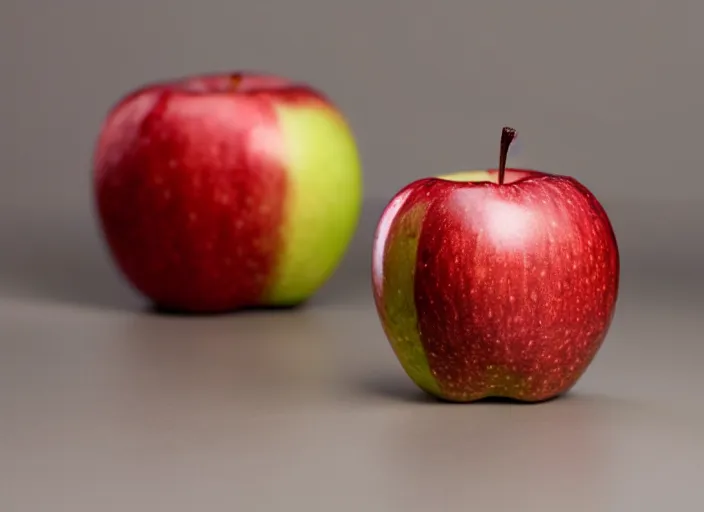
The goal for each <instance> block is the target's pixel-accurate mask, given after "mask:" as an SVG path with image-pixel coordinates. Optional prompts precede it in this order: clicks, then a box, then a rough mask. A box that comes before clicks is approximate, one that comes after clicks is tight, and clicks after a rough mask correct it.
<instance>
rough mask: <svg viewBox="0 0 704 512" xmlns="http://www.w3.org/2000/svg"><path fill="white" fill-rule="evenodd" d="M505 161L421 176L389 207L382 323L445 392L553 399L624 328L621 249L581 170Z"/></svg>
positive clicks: (406, 358) (382, 243)
mask: <svg viewBox="0 0 704 512" xmlns="http://www.w3.org/2000/svg"><path fill="white" fill-rule="evenodd" d="M514 137H515V131H514V130H513V129H511V128H504V130H503V132H502V142H501V152H500V163H499V167H498V169H490V170H485V171H469V172H459V173H455V174H451V175H447V176H440V177H432V178H425V179H420V180H417V181H415V182H413V183H411V184H409V185H408V186H406V187H404V188H403V189H402V190H400V191H399V192H398V194H397V195H396V196H394V197H393V198H392V200H391V201H390V203H389V204H388V206H387V207H386V209H385V210H384V212H383V214H382V216H381V218H380V220H379V224H378V227H377V230H376V235H375V240H374V246H373V255H372V260H373V261H372V285H373V293H374V299H375V302H376V307H377V311H378V314H379V318H380V320H381V323H382V326H383V328H384V331H385V333H386V336H387V337H388V339H389V341H390V344H391V347H392V348H393V351H394V353H395V354H396V356H397V358H398V359H399V361H400V363H401V366H402V367H403V368H404V370H405V371H406V373H407V374H408V376H409V377H410V379H411V380H412V381H413V382H414V383H415V384H416V385H417V386H418V387H420V388H421V389H422V390H424V391H426V392H427V393H429V394H432V395H434V396H436V397H438V398H440V399H445V400H448V401H454V402H472V401H476V400H480V399H483V398H490V397H491V398H509V399H514V400H517V401H523V402H540V401H544V400H547V399H550V398H554V397H556V396H559V395H561V394H563V393H565V392H567V391H568V390H569V389H570V388H572V387H573V386H574V384H575V383H576V382H577V381H578V379H579V378H580V377H581V376H582V375H583V373H584V372H585V371H586V370H587V367H588V366H589V365H590V364H591V362H592V360H593V359H594V357H595V355H596V354H597V351H598V350H599V348H600V347H601V345H602V343H603V341H604V338H605V337H606V335H607V332H608V330H609V328H610V325H611V322H612V319H613V316H614V311H615V306H616V301H617V296H618V288H619V268H620V267H619V265H620V263H619V251H618V245H617V241H616V238H615V235H614V231H613V229H612V225H611V222H610V220H609V218H608V215H607V213H606V211H605V210H604V208H603V207H602V205H601V204H600V203H599V201H598V200H597V198H596V197H595V196H594V195H593V194H592V193H591V192H590V191H589V190H588V189H587V188H586V187H585V186H583V185H582V184H580V183H579V182H578V181H577V180H576V179H575V178H573V177H569V176H563V175H558V174H550V173H546V172H540V171H535V170H527V169H511V168H509V169H507V168H506V155H507V152H508V148H509V145H510V144H511V141H512V140H513V138H514Z"/></svg>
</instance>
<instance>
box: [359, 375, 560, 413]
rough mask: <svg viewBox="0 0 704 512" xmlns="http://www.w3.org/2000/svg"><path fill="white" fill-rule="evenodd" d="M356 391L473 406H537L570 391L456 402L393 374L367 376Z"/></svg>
mask: <svg viewBox="0 0 704 512" xmlns="http://www.w3.org/2000/svg"><path fill="white" fill-rule="evenodd" d="M357 384H358V385H357V389H356V391H357V392H358V394H359V395H360V396H363V397H373V398H382V399H385V400H395V401H401V402H407V403H418V404H436V405H447V406H452V405H454V406H462V405H464V406H471V405H481V404H484V405H520V406H526V407H529V406H536V405H540V404H546V403H549V402H553V401H556V400H560V399H564V398H566V397H567V396H569V394H570V393H569V392H568V393H565V394H562V395H558V396H556V397H552V398H548V399H547V400H541V401H538V402H524V401H521V400H516V399H513V398H507V397H486V398H482V399H480V400H476V401H474V402H456V401H451V400H445V399H443V398H440V397H435V396H433V395H430V394H429V393H426V392H425V391H423V390H421V389H420V388H418V387H417V386H415V384H413V383H412V382H411V381H410V380H409V379H408V378H405V379H404V378H402V377H399V376H391V375H373V376H366V377H365V378H363V379H360V381H359V382H358V383H357Z"/></svg>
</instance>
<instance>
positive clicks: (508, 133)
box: [499, 126, 517, 185]
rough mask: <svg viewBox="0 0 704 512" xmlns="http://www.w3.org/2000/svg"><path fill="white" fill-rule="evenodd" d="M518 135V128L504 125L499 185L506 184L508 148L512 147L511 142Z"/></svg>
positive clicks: (500, 153)
mask: <svg viewBox="0 0 704 512" xmlns="http://www.w3.org/2000/svg"><path fill="white" fill-rule="evenodd" d="M516 135H517V134H516V130H514V129H513V128H510V127H508V126H504V128H503V130H501V151H500V152H499V185H503V184H504V176H505V174H506V157H507V156H508V148H510V147H511V143H512V142H513V140H514V139H515V138H516Z"/></svg>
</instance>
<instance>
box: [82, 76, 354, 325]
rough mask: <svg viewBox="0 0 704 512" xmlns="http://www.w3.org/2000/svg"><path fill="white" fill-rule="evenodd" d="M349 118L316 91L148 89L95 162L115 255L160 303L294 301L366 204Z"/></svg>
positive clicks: (289, 87)
mask: <svg viewBox="0 0 704 512" xmlns="http://www.w3.org/2000/svg"><path fill="white" fill-rule="evenodd" d="M361 172H362V171H361V163H360V158H359V154H358V149H357V146H356V142H355V139H354V135H353V133H352V131H351V129H350V127H349V125H348V124H347V122H346V120H345V118H344V116H343V114H342V113H341V112H340V111H339V110H338V109H337V108H336V107H335V106H334V105H333V104H332V103H331V102H330V101H329V100H328V99H327V98H326V97H325V96H324V95H323V94H322V93H321V92H319V91H316V90H314V89H313V88H312V87H310V86H309V85H306V84H301V83H296V82H293V81H290V80H288V79H285V78H282V77H278V76H275V75H268V74H264V73H256V72H237V73H223V74H210V75H201V76H191V77H186V78H183V79H178V80H173V81H170V82H163V83H152V84H148V85H146V86H144V87H141V88H139V89H137V90H134V91H133V92H131V93H129V94H128V95H126V96H125V97H124V98H122V99H121V100H120V101H118V102H117V104H116V105H114V106H113V107H112V109H111V110H110V111H109V113H108V115H107V116H106V119H105V120H104V123H103V126H102V128H101V131H100V134H99V137H98V140H97V143H96V148H95V154H94V160H93V177H94V195H95V204H96V209H97V214H98V217H99V221H100V227H101V229H102V232H103V234H104V238H105V240H106V242H107V245H108V247H109V249H110V253H111V254H112V257H113V259H114V261H115V262H116V264H117V266H118V267H119V269H120V270H121V272H122V274H123V275H124V276H125V277H126V278H127V279H128V281H129V282H130V283H131V284H132V285H133V286H134V288H136V289H137V290H138V291H139V292H141V293H142V294H143V295H144V296H146V297H147V298H149V299H150V300H151V301H152V302H153V303H154V304H155V305H156V306H158V307H161V308H165V309H171V310H180V311H184V312H195V313H198V312H200V313H214V312H224V311H233V310H237V309H241V308H247V307H258V306H295V305H297V304H300V303H301V302H304V301H305V300H307V299H309V298H310V297H311V296H312V295H313V294H314V293H315V292H316V291H317V290H318V289H319V288H320V287H321V286H322V285H323V284H324V283H325V281H326V280H327V279H328V278H329V277H330V275H331V274H332V273H333V272H334V270H335V269H336V267H337V266H338V264H339V262H340V261H341V259H342V257H343V256H344V253H345V252H346V250H347V247H348V245H349V243H350V241H351V238H352V236H353V234H354V232H355V230H356V227H357V223H358V220H359V215H360V210H361V202H362V174H361Z"/></svg>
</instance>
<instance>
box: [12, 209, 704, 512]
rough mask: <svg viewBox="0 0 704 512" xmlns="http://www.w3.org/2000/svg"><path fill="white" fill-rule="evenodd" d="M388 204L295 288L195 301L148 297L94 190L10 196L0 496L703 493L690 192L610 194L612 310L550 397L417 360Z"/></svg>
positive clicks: (550, 504)
mask: <svg viewBox="0 0 704 512" xmlns="http://www.w3.org/2000/svg"><path fill="white" fill-rule="evenodd" d="M382 206H383V202H382V201H376V202H373V203H372V204H371V205H369V204H368V205H367V206H366V209H365V213H364V218H363V219H362V225H361V226H360V230H359V233H358V236H357V238H356V240H355V242H354V245H353V247H352V248H351V250H350V253H349V254H348V257H347V259H346V260H345V262H344V263H343V265H342V267H341V268H340V270H339V272H338V273H337V274H336V275H335V277H334V278H333V279H332V280H331V281H330V283H328V285H327V286H326V287H325V288H324V289H323V290H321V292H320V293H319V294H318V295H317V296H316V297H315V298H314V299H313V300H312V301H311V302H309V303H308V304H306V305H305V306H304V307H302V308H299V309H296V310H289V311H249V312H245V313H239V314H233V315H224V316H211V317H190V318H189V317H180V316H166V315H160V314H157V313H155V312H153V311H151V310H149V309H148V308H147V307H146V306H145V305H144V303H143V302H142V301H141V299H140V298H139V297H138V296H136V295H135V294H134V293H133V292H132V291H131V290H130V289H129V288H128V287H127V286H126V285H125V284H124V283H123V282H122V281H121V280H120V278H119V277H118V276H117V274H116V273H115V271H114V269H113V268H112V265H111V263H110V261H109V259H108V258H107V255H106V253H105V251H104V249H103V247H102V243H101V241H100V239H99V237H98V235H97V231H96V230H95V226H94V223H93V220H92V219H91V218H90V217H89V215H86V214H85V212H80V211H66V210H59V209H57V211H55V212H53V213H52V214H47V212H46V211H43V212H41V213H39V212H35V211H33V210H32V209H31V207H29V206H27V207H24V208H21V207H18V206H15V207H14V208H13V209H10V208H9V207H8V209H7V211H4V212H2V213H3V214H2V215H1V216H0V247H2V255H1V256H0V258H1V259H0V351H1V353H2V356H1V357H0V411H1V413H0V510H3V511H7V512H25V511H27V512H29V511H32V512H43V511H49V510H51V511H54V512H56V511H64V510H65V511H71V512H84V511H86V512H87V511H96V510H99V511H101V512H112V511H124V510H138V511H142V510H144V511H147V510H169V511H196V510H228V511H232V510H238V511H279V510H281V511H298V510H301V511H304V510H305V511H307V512H310V511H317V510H320V511H331V510H335V511H338V512H346V511H358V510H371V511H377V510H378V511H386V510H389V511H395V510H399V511H404V512H410V511H416V510H418V511H429V510H475V509H476V510H497V511H499V510H521V511H534V510H535V511H543V512H548V511H565V510H569V511H582V510H585V511H587V510H588V511H599V512H610V511H614V512H616V511H618V512H623V511H629V510H638V511H650V510H653V511H665V510H699V509H702V508H704V480H703V478H704V477H703V476H702V475H704V398H702V396H703V395H704V373H703V372H701V367H702V362H703V361H704V343H702V341H704V340H703V339H702V326H703V325H704V324H703V322H702V306H703V302H704V301H703V300H702V299H703V298H704V293H702V291H701V290H702V289H701V285H702V277H701V274H697V272H698V265H699V263H700V262H701V256H702V250H701V249H700V248H699V245H697V244H701V240H702V239H704V237H702V236H701V235H702V233H703V232H702V229H701V228H699V227H696V224H697V223H694V222H692V221H691V219H693V217H692V212H691V209H692V208H693V206H692V205H684V206H681V205H680V206H678V205H659V206H656V207H653V208H649V207H647V206H644V205H642V204H634V203H632V202H628V201H622V202H613V203H611V204H609V205H607V209H609V212H610V214H611V215H612V220H613V221H614V225H615V227H616V231H617V234H618V235H619V241H620V243H621V248H622V258H623V285H622V292H621V296H620V299H619V303H618V307H617V314H616V318H615V321H614V323H613V326H612V329H611V331H610V334H609V336H608V338H607V340H606V342H605V344H604V346H603V348H602V350H601V351H600V353H599V355H598V357H597V358H596V360H595V361H594V363H593V364H592V366H591V367H590V369H589V370H588V372H587V373H586V374H585V375H584V377H583V378H582V379H581V380H580V381H579V383H578V385H577V386H576V387H575V388H574V389H573V391H572V392H571V393H569V394H568V395H566V396H565V397H562V398H560V399H557V400H554V401H551V402H548V403H544V404H539V405H518V404H511V403H492V402H486V403H476V404H471V405H467V404H465V405H451V404H443V403H439V402H436V401H434V400H432V399H429V398H427V397H425V396H424V395H423V394H422V393H420V392H419V391H418V390H417V389H416V388H415V387H414V386H413V384H412V383H411V382H410V381H409V379H408V378H407V377H406V376H405V374H404V373H403V371H402V370H401V368H400V366H399V364H398V362H397V361H396V359H395V357H394V355H393V353H392V352H391V349H390V347H389V345H388V343H387V342H386V339H385V338H384V335H383V333H382V330H381V326H380V324H379V322H378V319H377V316H376V312H375V310H374V307H373V304H372V300H371V293H370V290H369V278H368V251H369V246H370V243H371V232H372V230H373V226H374V223H375V221H376V219H377V218H378V213H379V211H380V209H381V207H382ZM688 208H689V209H688ZM687 219H689V222H687ZM693 230H694V231H693ZM653 233H656V234H655V235H654V234H653Z"/></svg>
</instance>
